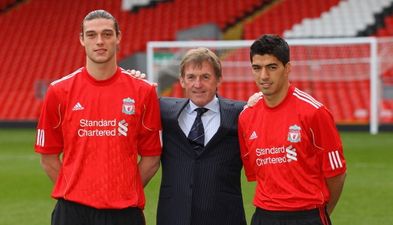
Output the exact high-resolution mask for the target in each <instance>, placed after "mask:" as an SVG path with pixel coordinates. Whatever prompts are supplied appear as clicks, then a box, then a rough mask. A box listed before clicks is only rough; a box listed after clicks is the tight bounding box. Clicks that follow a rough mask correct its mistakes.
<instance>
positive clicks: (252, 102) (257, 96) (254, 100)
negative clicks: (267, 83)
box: [246, 92, 263, 107]
mask: <svg viewBox="0 0 393 225" xmlns="http://www.w3.org/2000/svg"><path fill="white" fill-rule="evenodd" d="M262 95H263V94H262V92H257V93H255V94H253V95H251V97H250V98H249V99H248V101H247V105H246V106H247V107H253V106H254V105H255V104H257V102H258V101H259V100H260V99H261V98H262Z"/></svg>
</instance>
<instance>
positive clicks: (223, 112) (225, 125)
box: [205, 97, 236, 151]
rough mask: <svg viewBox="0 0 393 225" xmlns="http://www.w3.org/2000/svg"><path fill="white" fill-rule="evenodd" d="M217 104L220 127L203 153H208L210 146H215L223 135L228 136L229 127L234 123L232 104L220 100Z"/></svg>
mask: <svg viewBox="0 0 393 225" xmlns="http://www.w3.org/2000/svg"><path fill="white" fill-rule="evenodd" d="M218 102H219V104H220V117H221V121H220V127H219V128H218V130H217V132H216V134H215V135H214V136H213V137H212V139H210V141H209V142H208V143H207V145H206V147H205V151H209V150H210V149H209V148H210V146H215V145H216V143H217V142H218V141H220V140H221V139H222V138H223V137H224V136H225V135H227V134H228V132H229V130H230V127H231V126H232V124H233V121H236V118H234V116H236V114H235V113H233V110H232V109H233V103H231V102H229V101H227V100H225V99H222V98H220V97H219V98H218Z"/></svg>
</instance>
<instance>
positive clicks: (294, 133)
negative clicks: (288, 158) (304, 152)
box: [288, 124, 302, 143]
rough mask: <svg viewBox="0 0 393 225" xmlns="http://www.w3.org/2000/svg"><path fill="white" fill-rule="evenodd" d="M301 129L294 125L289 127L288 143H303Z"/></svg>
mask: <svg viewBox="0 0 393 225" xmlns="http://www.w3.org/2000/svg"><path fill="white" fill-rule="evenodd" d="M301 129H302V128H300V127H299V126H298V125H296V124H295V125H292V126H290V127H289V131H288V141H289V142H292V143H298V142H300V141H301V134H300V130H301Z"/></svg>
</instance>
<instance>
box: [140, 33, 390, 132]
mask: <svg viewBox="0 0 393 225" xmlns="http://www.w3.org/2000/svg"><path fill="white" fill-rule="evenodd" d="M287 41H288V44H289V45H290V48H291V63H292V72H291V74H290V80H291V82H292V83H294V85H295V86H297V87H299V88H300V89H302V90H304V91H306V92H308V93H310V94H311V95H312V96H314V97H316V98H317V99H318V100H319V101H321V102H322V103H323V104H325V105H326V106H327V107H328V108H329V109H330V110H331V111H332V113H333V115H334V117H335V119H336V121H337V123H338V124H349V125H352V124H353V125H367V124H369V127H370V133H371V134H376V133H378V129H379V125H380V119H381V118H382V121H387V122H388V123H390V122H393V112H392V111H391V110H393V104H392V108H390V109H389V108H381V107H382V106H386V104H382V100H383V98H384V96H383V94H382V92H383V90H382V89H383V87H384V86H383V85H384V84H383V83H381V81H382V79H381V77H382V76H383V74H384V73H385V71H388V70H389V69H390V68H391V67H392V68H393V63H392V62H390V60H388V58H387V56H388V55H389V52H391V51H390V50H391V49H393V40H392V39H377V38H374V37H367V38H334V39H288V40H287ZM252 43H253V40H240V41H166V42H148V44H147V74H148V79H149V81H151V82H158V85H159V86H158V90H159V94H160V95H166V96H176V97H180V96H181V95H182V92H181V89H179V86H178V81H177V78H178V74H179V64H180V60H181V57H182V56H183V55H184V53H185V52H186V51H187V50H188V49H190V48H195V47H207V48H210V49H212V50H213V51H215V52H216V54H217V55H218V56H219V57H220V59H221V62H222V67H223V82H222V85H221V86H220V89H219V90H218V91H219V94H220V95H222V96H224V97H228V98H233V99H240V100H246V99H247V98H248V96H250V95H251V94H252V93H254V92H256V91H257V89H256V85H255V84H254V81H253V76H252V74H251V64H250V58H249V47H250V46H251V44H252ZM392 71H393V70H392ZM392 83H393V82H392ZM385 97H386V96H385ZM392 99H393V96H392ZM387 105H388V104H387ZM388 106H389V105H388ZM381 112H383V113H381ZM381 116H382V117H381Z"/></svg>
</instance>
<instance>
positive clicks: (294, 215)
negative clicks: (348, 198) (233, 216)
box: [251, 208, 331, 225]
mask: <svg viewBox="0 0 393 225" xmlns="http://www.w3.org/2000/svg"><path fill="white" fill-rule="evenodd" d="M251 225H331V222H330V218H329V215H328V214H327V212H326V209H325V208H320V209H312V210H305V211H294V212H291V211H269V210H264V209H260V208H256V210H255V213H254V215H253V216H252V220H251Z"/></svg>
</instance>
